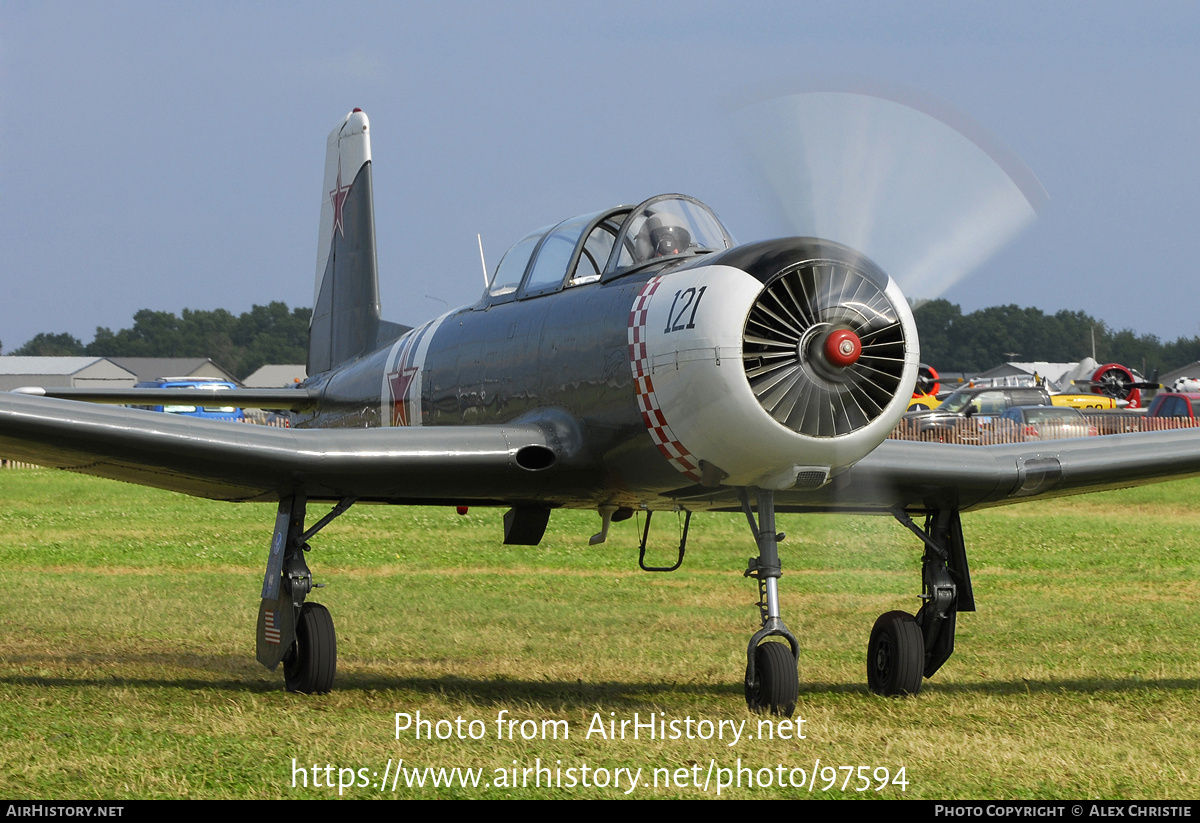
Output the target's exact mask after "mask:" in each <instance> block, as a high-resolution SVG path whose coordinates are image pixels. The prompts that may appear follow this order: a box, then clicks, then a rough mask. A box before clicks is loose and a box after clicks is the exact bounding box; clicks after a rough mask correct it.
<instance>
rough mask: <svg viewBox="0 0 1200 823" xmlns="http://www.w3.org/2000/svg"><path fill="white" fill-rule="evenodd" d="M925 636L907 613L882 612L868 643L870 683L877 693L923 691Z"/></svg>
mask: <svg viewBox="0 0 1200 823" xmlns="http://www.w3.org/2000/svg"><path fill="white" fill-rule="evenodd" d="M924 673H925V638H924V636H923V635H922V634H921V627H920V626H918V625H917V620H916V618H914V617H913V616H912V615H911V614H909V613H908V612H888V613H887V614H883V615H880V617H879V619H878V620H876V621H875V627H874V628H873V629H871V641H870V642H869V643H868V644H867V685H868V686H870V687H871V691H873V692H875V694H881V695H883V696H884V697H902V696H904V695H909V694H917V693H918V692H919V691H921V678H922V677H923V675H924Z"/></svg>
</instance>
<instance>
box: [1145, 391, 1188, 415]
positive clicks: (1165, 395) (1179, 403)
mask: <svg viewBox="0 0 1200 823" xmlns="http://www.w3.org/2000/svg"><path fill="white" fill-rule="evenodd" d="M1146 417H1186V418H1188V419H1189V420H1192V421H1195V420H1196V419H1197V418H1200V392H1176V391H1168V392H1159V393H1158V394H1157V395H1155V397H1154V401H1153V402H1152V403H1151V404H1150V409H1149V410H1148V411H1147V412H1146Z"/></svg>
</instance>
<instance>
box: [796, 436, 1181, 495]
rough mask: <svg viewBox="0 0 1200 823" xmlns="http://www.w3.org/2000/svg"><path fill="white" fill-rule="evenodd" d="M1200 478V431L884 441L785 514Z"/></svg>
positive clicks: (1069, 491)
mask: <svg viewBox="0 0 1200 823" xmlns="http://www.w3.org/2000/svg"><path fill="white" fill-rule="evenodd" d="M1194 475H1200V428H1198V429H1177V430H1173V431H1162V432H1138V433H1134V434H1118V435H1105V436H1103V437H1085V438H1076V439H1071V440H1056V441H1048V442H1044V443H1010V444H1005V445H996V446H971V445H954V444H947V443H919V442H912V441H902V440H886V441H884V442H883V443H881V444H880V445H879V447H878V448H876V449H875V451H873V452H872V453H871V454H870V455H868V456H867V457H866V458H864V459H863V460H861V461H860V462H859V463H857V464H856V465H855V466H854V467H853V468H851V469H850V470H849V471H847V472H845V473H843V474H842V475H840V476H838V477H837V478H835V479H834V480H833V482H831V483H830V484H829V485H827V486H825V487H824V488H823V489H820V490H819V491H817V492H815V493H809V494H807V495H803V496H800V495H797V494H795V493H783V494H782V495H781V497H780V508H781V509H783V510H787V511H839V510H840V511H845V510H852V511H864V512H885V511H890V510H894V509H898V508H905V509H908V510H910V511H913V510H929V511H932V510H936V509H944V508H953V509H958V510H960V511H966V510H969V509H976V508H984V507H988V506H1002V505H1007V504H1011V503H1019V502H1023V501H1025V500H1029V499H1031V498H1041V497H1058V496H1064V495H1071V494H1083V493H1086V492H1093V491H1101V490H1104V489H1116V488H1124V487H1127V486H1139V485H1144V484H1147V483H1154V482H1159V481H1163V480H1172V479H1176V478H1180V477H1189V476H1194Z"/></svg>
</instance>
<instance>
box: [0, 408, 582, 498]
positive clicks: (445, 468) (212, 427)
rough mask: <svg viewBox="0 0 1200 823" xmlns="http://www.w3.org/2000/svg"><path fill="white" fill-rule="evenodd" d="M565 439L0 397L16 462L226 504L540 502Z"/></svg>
mask: <svg viewBox="0 0 1200 823" xmlns="http://www.w3.org/2000/svg"><path fill="white" fill-rule="evenodd" d="M173 391H174V390H173ZM172 396H175V395H174V394H173V395H172ZM567 445H568V444H567V442H566V441H565V440H564V439H563V437H562V435H561V432H560V431H557V430H556V429H555V427H554V425H552V424H550V423H537V424H533V423H531V424H514V425H506V426H461V427H431V428H386V429H282V428H273V427H270V426H256V425H251V424H240V423H232V422H224V421H213V420H200V419H196V418H188V417H182V416H178V415H171V414H162V413H159V412H149V411H139V410H137V409H127V408H119V407H111V406H102V405H92V404H88V403H76V402H73V401H69V400H56V399H50V398H40V397H27V396H23V395H19V394H3V395H2V396H0V454H2V455H4V456H6V457H8V458H11V459H16V460H28V461H30V462H34V463H38V464H40V465H44V466H51V467H55V468H61V469H68V470H70V471H76V472H80V473H83V474H92V475H96V476H99V477H109V478H113V479H116V480H125V481H128V482H132V483H137V484H139V485H144V486H154V487H157V488H161V489H168V490H171V491H177V492H184V493H186V494H192V495H196V496H199V497H209V498H213V499H217V500H275V499H279V498H281V497H285V496H287V495H290V494H292V493H294V491H295V490H296V489H298V488H303V489H304V490H305V491H306V493H307V495H308V497H309V498H311V499H319V498H329V499H341V498H345V497H355V498H358V499H361V500H368V501H369V500H378V501H387V502H400V503H403V502H413V503H416V502H424V503H437V504H442V503H446V504H451V505H453V504H463V503H476V504H483V503H504V502H512V501H520V500H532V499H538V498H539V497H542V496H546V495H547V493H548V491H549V490H548V488H547V487H548V486H550V485H551V483H552V482H553V481H555V480H556V475H557V474H558V473H556V472H546V471H544V469H547V468H550V467H551V466H553V465H555V464H556V463H557V462H558V461H559V458H560V457H561V456H563V455H564V454H566V453H567V451H568V449H567Z"/></svg>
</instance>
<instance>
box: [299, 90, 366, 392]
mask: <svg viewBox="0 0 1200 823" xmlns="http://www.w3.org/2000/svg"><path fill="white" fill-rule="evenodd" d="M379 334H380V319H379V275H378V271H377V268H376V262H375V207H374V199H373V195H372V190H371V137H370V134H369V123H368V121H367V116H366V115H365V114H363V112H362V111H361V110H360V109H355V110H354V111H352V112H350V113H349V114H347V115H346V117H345V119H344V120H343V121H342V122H341V123H340V124H338V126H337V128H335V129H334V130H333V131H332V132H330V134H329V140H328V143H327V148H326V154H325V186H324V188H323V189H322V201H321V232H320V240H319V241H318V246H317V285H316V293H315V294H314V296H313V314H312V321H311V323H310V325H309V332H308V373H309V374H310V375H313V374H318V373H320V372H323V371H328V370H329V369H331V368H333V367H334V366H337V365H339V364H341V363H344V362H346V361H347V360H351V359H353V358H355V357H359V356H361V355H363V354H366V353H367V352H370V351H372V350H373V349H374V348H375V347H376V346H377V345H378V343H379Z"/></svg>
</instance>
